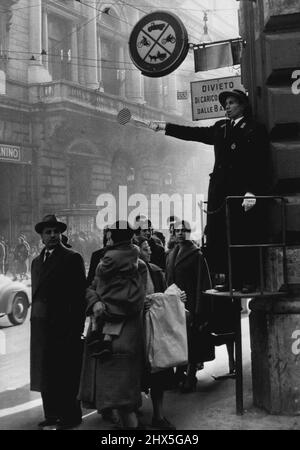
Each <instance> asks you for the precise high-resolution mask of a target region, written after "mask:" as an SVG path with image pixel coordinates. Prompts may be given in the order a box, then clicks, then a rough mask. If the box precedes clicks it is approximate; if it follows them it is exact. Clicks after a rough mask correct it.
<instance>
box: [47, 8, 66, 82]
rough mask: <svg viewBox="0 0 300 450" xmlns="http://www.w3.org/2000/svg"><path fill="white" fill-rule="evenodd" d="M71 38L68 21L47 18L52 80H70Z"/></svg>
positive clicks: (51, 17)
mask: <svg viewBox="0 0 300 450" xmlns="http://www.w3.org/2000/svg"><path fill="white" fill-rule="evenodd" d="M71 36H72V24H71V22H70V21H68V20H65V19H62V18H60V17H58V16H56V15H54V14H53V15H51V14H50V15H49V16H48V39H49V41H48V54H49V72H50V74H51V76H52V78H53V80H71V62H72V61H71V57H72V55H71Z"/></svg>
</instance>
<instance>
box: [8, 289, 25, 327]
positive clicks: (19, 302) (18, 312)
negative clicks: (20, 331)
mask: <svg viewBox="0 0 300 450" xmlns="http://www.w3.org/2000/svg"><path fill="white" fill-rule="evenodd" d="M27 312H28V300H27V297H26V295H25V294H23V293H22V292H19V293H18V294H16V295H15V297H14V299H13V304H12V310H11V313H9V314H8V319H9V321H10V322H11V323H12V324H13V325H21V324H22V323H23V322H24V321H25V319H26V317H27Z"/></svg>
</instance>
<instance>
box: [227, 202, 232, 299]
mask: <svg viewBox="0 0 300 450" xmlns="http://www.w3.org/2000/svg"><path fill="white" fill-rule="evenodd" d="M226 233H227V252H228V278H229V280H228V284H229V292H230V295H232V264H231V239H230V217H229V206H228V199H227V198H226Z"/></svg>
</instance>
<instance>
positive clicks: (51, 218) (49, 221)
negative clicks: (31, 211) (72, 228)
mask: <svg viewBox="0 0 300 450" xmlns="http://www.w3.org/2000/svg"><path fill="white" fill-rule="evenodd" d="M45 227H57V228H58V229H59V231H60V232H61V233H63V232H64V231H66V229H67V225H66V224H65V223H63V222H59V221H58V220H57V218H56V216H55V215H54V214H47V215H46V216H44V217H43V220H42V221H41V222H39V223H37V224H36V226H35V227H34V229H35V231H36V232H37V233H39V234H41V233H42V231H43V229H44V228H45Z"/></svg>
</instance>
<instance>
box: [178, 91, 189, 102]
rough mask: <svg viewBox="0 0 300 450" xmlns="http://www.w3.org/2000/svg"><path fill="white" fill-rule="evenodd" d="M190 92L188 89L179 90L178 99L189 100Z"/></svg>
mask: <svg viewBox="0 0 300 450" xmlns="http://www.w3.org/2000/svg"><path fill="white" fill-rule="evenodd" d="M187 98H188V92H187V91H177V100H187Z"/></svg>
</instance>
